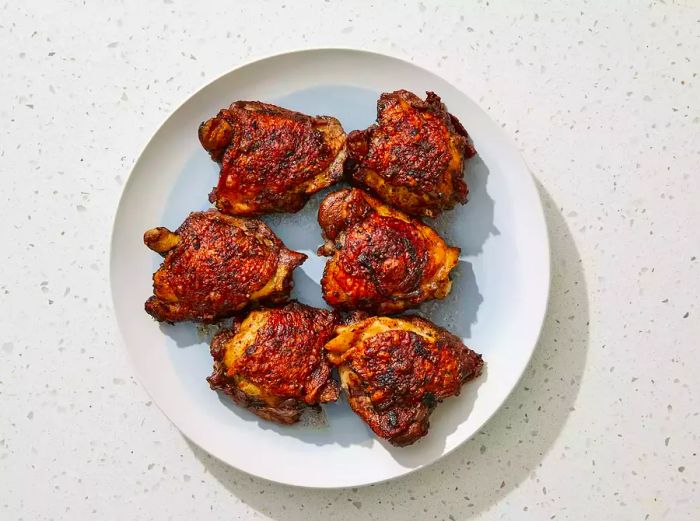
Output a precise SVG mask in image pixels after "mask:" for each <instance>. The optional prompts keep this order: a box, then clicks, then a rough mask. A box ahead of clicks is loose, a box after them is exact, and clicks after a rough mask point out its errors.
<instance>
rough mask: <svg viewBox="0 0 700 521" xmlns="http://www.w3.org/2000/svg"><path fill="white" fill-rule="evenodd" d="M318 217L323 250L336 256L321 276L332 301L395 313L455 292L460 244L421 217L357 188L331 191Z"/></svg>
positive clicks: (325, 295) (348, 307) (339, 306)
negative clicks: (454, 275) (454, 271)
mask: <svg viewBox="0 0 700 521" xmlns="http://www.w3.org/2000/svg"><path fill="white" fill-rule="evenodd" d="M318 222H319V224H320V225H321V229H322V231H323V235H324V238H325V239H326V242H325V244H324V245H323V246H321V248H319V251H318V253H319V255H326V256H332V258H331V259H330V260H329V261H328V262H327V263H326V268H325V270H324V273H323V278H322V279H321V287H322V289H323V298H324V299H325V300H326V302H328V303H329V304H330V305H331V306H333V307H335V308H337V309H341V310H356V309H359V310H365V311H370V312H373V313H379V314H390V313H398V312H399V311H402V310H404V309H408V308H412V307H416V306H418V305H419V304H420V303H421V302H424V301H426V300H430V299H441V298H444V297H445V296H446V295H447V294H448V293H449V292H450V288H451V286H452V282H451V281H450V278H449V274H450V271H451V270H452V269H453V268H454V267H455V266H456V265H457V262H458V260H459V251H460V250H459V248H454V247H452V246H448V245H447V244H446V243H445V241H444V240H443V239H442V238H441V237H440V236H439V235H438V234H437V232H435V230H433V229H432V228H430V227H429V226H427V225H426V224H423V223H422V222H420V221H418V220H417V219H413V218H411V217H408V216H407V215H406V214H404V213H402V212H399V211H398V210H394V209H393V208H391V207H389V206H387V205H385V204H383V203H382V202H380V201H378V200H377V199H375V198H374V197H372V196H370V195H369V194H367V193H365V192H363V191H362V190H359V189H356V188H353V189H344V190H340V191H338V192H334V193H332V194H330V195H328V196H327V197H326V198H325V199H324V200H323V202H322V203H321V206H320V207H319V210H318Z"/></svg>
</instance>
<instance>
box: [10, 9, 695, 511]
mask: <svg viewBox="0 0 700 521" xmlns="http://www.w3.org/2000/svg"><path fill="white" fill-rule="evenodd" d="M228 4H229V3H228V2H221V3H217V7H209V8H207V9H203V8H199V7H197V6H196V3H194V2H184V1H181V0H165V1H164V2H155V1H154V2H136V1H125V2H118V3H117V2H107V3H104V4H103V3H98V2H89V1H88V2H84V3H83V2H63V1H56V2H5V3H4V4H3V5H1V6H0V56H1V57H2V68H0V92H1V93H2V96H1V97H0V123H1V124H0V187H1V188H2V190H1V192H0V200H1V204H0V217H1V221H0V222H2V225H0V236H1V237H2V244H3V248H2V250H0V258H1V259H2V270H0V306H1V307H2V313H1V314H0V326H1V327H0V331H2V333H0V346H1V348H0V367H1V372H0V404H2V405H1V409H0V410H1V411H2V421H1V422H0V476H1V480H2V487H0V519H3V520H5V519H7V520H14V519H25V520H32V521H33V520H41V519H89V518H95V519H130V520H140V519H222V520H230V519H246V520H247V519H275V520H278V521H282V520H285V521H286V520H309V519H322V518H323V519H325V518H328V517H331V516H332V518H333V519H335V520H337V521H344V520H350V519H352V520H356V519H382V520H383V519H405V518H408V517H410V518H412V519H450V520H453V521H454V520H461V519H468V518H474V519H485V520H492V519H518V520H527V519H533V520H540V519H596V520H597V519H635V520H636V519H639V520H645V519H650V520H654V519H669V520H682V519H698V518H700V491H698V486H697V480H698V476H699V475H700V471H699V470H698V469H699V465H698V461H699V458H698V456H697V452H698V450H699V449H700V439H699V437H700V398H699V397H700V379H698V376H697V373H698V368H700V354H699V353H700V350H698V347H700V341H699V340H698V339H699V338H700V321H699V320H698V319H699V318H700V309H699V308H698V292H699V291H700V232H698V229H699V225H700V210H699V209H698V208H699V207H698V201H699V200H700V175H699V174H700V172H699V171H698V170H699V166H698V165H700V89H699V88H698V82H699V81H700V80H699V79H698V77H697V72H698V59H699V58H698V57H699V56H700V39H699V38H698V32H699V30H700V23H699V20H700V9H698V8H697V7H695V8H694V7H691V6H692V5H698V4H697V3H696V2H693V1H692V0H685V1H676V2H671V1H668V2H665V3H656V2H652V3H641V2H629V3H627V2H613V3H611V2H597V1H596V2H586V3H581V5H579V6H573V5H572V6H569V7H563V6H562V4H563V2H561V3H559V2H544V3H543V2H526V3H522V4H518V6H517V7H516V6H515V5H514V3H513V2H497V1H495V0H494V1H491V2H476V3H473V5H469V6H467V5H466V3H459V2H443V3H441V4H442V5H440V6H439V7H438V6H437V3H433V2H429V1H427V0H425V1H424V2H423V3H415V4H414V3H412V2H406V3H400V4H398V3H397V4H396V5H389V4H390V2H376V6H375V7H374V8H373V9H369V8H367V7H360V4H359V3H357V4H356V3H355V2H350V1H347V0H346V1H344V2H336V1H329V2H305V4H306V5H307V6H306V7H304V8H295V7H294V5H295V2H292V1H289V2H287V4H286V5H285V4H283V3H278V2H275V3H272V2H270V3H268V2H237V3H236V5H228ZM572 4H573V3H572ZM607 4H614V5H615V6H617V7H611V6H609V5H607ZM365 5H368V4H365ZM271 13H274V15H272V14H271ZM281 20H284V22H282V21H281ZM318 46H349V47H359V48H367V49H371V50H376V51H380V52H387V53H390V54H394V55H396V56H398V57H402V58H407V59H410V60H413V61H415V62H416V63H418V64H421V65H424V66H426V67H428V68H430V69H432V70H435V71H437V72H438V73H440V74H441V75H443V76H444V77H445V78H446V79H448V80H450V81H452V82H454V83H455V84H457V85H459V86H461V87H462V88H464V89H465V90H466V91H467V92H468V93H469V94H470V96H471V97H472V98H473V99H475V100H477V101H478V102H479V103H480V104H481V105H482V106H483V107H484V108H485V109H486V110H487V111H488V112H489V113H490V114H491V115H492V117H493V118H494V119H496V120H497V121H499V122H500V123H501V124H502V125H503V127H504V128H505V130H506V132H508V133H509V134H510V135H511V136H512V137H513V138H514V139H515V140H516V142H517V143H518V144H519V146H520V147H521V149H522V153H523V155H524V157H525V159H526V161H527V162H528V164H529V165H530V167H531V168H532V171H533V173H534V175H535V176H536V178H537V179H538V181H539V186H540V190H541V194H542V198H543V201H544V203H545V206H546V210H547V219H548V223H549V226H550V233H551V241H552V248H553V273H554V275H553V288H552V295H551V311H550V314H549V317H548V319H547V321H546V323H545V328H544V332H543V335H542V339H541V342H540V346H539V347H538V350H537V351H536V354H535V356H534V358H533V360H532V363H531V366H530V368H529V369H528V371H527V374H526V377H525V379H524V380H523V381H522V383H521V384H520V385H519V387H518V389H517V391H516V392H515V393H514V394H513V395H512V396H511V398H510V399H509V400H508V402H507V403H506V406H505V407H504V408H503V409H502V410H501V411H500V413H499V414H497V415H496V417H495V418H494V419H493V420H492V421H491V422H490V423H488V424H487V425H486V426H485V427H484V429H483V431H482V432H481V433H480V434H479V435H478V436H476V437H475V438H474V439H472V440H471V441H470V442H468V443H467V444H465V445H464V446H463V447H462V448H460V449H458V450H457V451H456V452H455V453H454V454H452V455H451V456H449V457H447V458H446V459H444V460H443V461H441V462H439V463H437V464H436V465H434V466H432V467H430V468H428V469H426V470H423V471H420V472H418V473H415V474H413V475H410V476H408V477H407V478H404V479H401V480H398V481H395V482H392V483H388V484H383V485H376V486H372V487H369V488H364V489H352V490H343V491H331V492H328V491H326V492H317V491H309V490H301V489H293V488H287V487H284V486H279V485H272V484H269V483H266V482H263V481H259V480H257V479H254V478H250V477H248V476H247V475H244V474H242V473H240V472H238V471H236V470H233V469H230V468H227V467H225V466H223V465H222V464H220V463H218V462H216V461H213V460H212V459H211V458H210V457H209V456H208V455H207V454H205V453H203V452H202V451H201V450H199V449H197V448H195V447H193V446H192V445H190V444H189V443H188V442H187V441H185V440H184V439H183V437H182V436H181V435H180V434H179V433H178V431H177V430H176V429H175V428H174V427H172V426H171V425H170V423H169V422H168V420H167V419H166V418H165V417H164V416H163V415H162V414H161V413H160V412H159V411H158V410H157V408H156V407H155V406H154V405H153V404H152V403H151V402H150V401H149V398H148V396H147V395H146V394H145V392H144V391H143V389H142V388H141V387H140V385H139V384H138V382H136V380H135V378H134V376H133V372H132V368H131V367H130V365H129V362H128V359H127V357H126V353H125V351H124V350H123V349H122V348H121V347H120V346H119V345H118V343H117V342H116V331H115V325H114V322H113V320H112V317H111V305H110V302H109V290H108V284H107V283H108V279H107V269H108V266H107V248H108V239H109V228H110V224H111V220H112V216H113V214H114V211H115V208H116V205H117V201H118V197H119V192H120V187H121V185H122V183H123V181H124V178H125V176H126V175H127V174H128V171H129V168H130V166H131V165H132V163H133V161H134V160H135V158H136V156H137V155H138V153H139V151H140V149H141V147H142V145H143V144H144V143H145V141H146V140H147V139H148V137H149V136H150V135H151V133H152V132H153V131H154V129H155V128H156V127H157V125H158V124H159V123H160V122H161V121H162V119H163V118H164V117H165V116H166V115H167V113H168V112H169V111H170V110H172V109H173V108H174V107H175V106H177V104H179V103H180V102H181V101H182V100H183V99H184V98H185V97H186V96H187V95H188V94H189V93H191V92H192V91H194V90H195V89H196V88H197V87H199V86H200V85H201V84H202V83H204V82H205V81H207V80H209V79H211V78H213V77H215V76H217V75H219V74H220V73H222V72H225V71H227V70H229V69H230V68H232V67H234V66H235V65H237V64H239V63H240V62H242V61H247V60H249V59H251V58H252V57H255V56H260V55H267V54H271V53H276V52H282V51H285V50H289V49H294V48H300V47H318ZM466 124H467V126H468V122H466ZM261 457H264V455H261ZM339 472H342V469H339Z"/></svg>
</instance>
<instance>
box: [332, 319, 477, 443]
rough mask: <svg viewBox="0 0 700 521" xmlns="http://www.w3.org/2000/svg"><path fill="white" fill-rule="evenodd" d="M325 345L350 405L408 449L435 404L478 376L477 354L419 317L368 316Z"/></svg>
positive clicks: (426, 424)
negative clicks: (336, 368)
mask: <svg viewBox="0 0 700 521" xmlns="http://www.w3.org/2000/svg"><path fill="white" fill-rule="evenodd" d="M336 331H337V336H336V337H335V338H333V339H332V340H331V341H330V342H328V343H327V344H326V350H327V351H328V353H329V358H330V360H331V362H332V363H333V364H335V365H337V366H338V370H339V373H340V381H341V385H342V387H343V390H344V391H345V392H346V393H347V396H348V401H349V403H350V407H352V409H353V411H355V413H356V414H357V415H358V416H360V418H362V419H363V420H364V421H365V422H366V423H367V424H368V425H369V427H370V428H371V429H372V430H373V431H374V433H375V434H376V435H377V436H380V437H381V438H384V439H386V440H388V441H389V442H390V443H391V444H392V445H396V446H405V445H410V444H411V443H413V442H415V441H416V440H418V439H419V438H421V437H423V436H425V435H426V434H427V433H428V428H429V427H430V422H429V417H430V414H431V412H432V411H433V409H434V408H435V407H436V406H437V404H438V403H440V402H441V401H443V400H444V399H445V398H448V397H450V396H455V395H458V394H459V393H460V389H461V387H462V385H463V384H464V383H465V382H467V381H469V380H472V379H473V378H476V377H477V376H479V374H481V370H482V367H483V361H482V359H481V355H479V354H477V353H475V352H474V351H472V350H471V349H469V348H468V347H466V346H465V345H464V344H463V343H462V342H461V340H460V339H459V338H458V337H456V336H454V335H452V334H451V333H449V332H448V331H446V330H445V329H442V328H441V327H438V326H436V325H435V324H433V323H432V322H430V321H428V320H425V319H423V318H420V317H417V316H412V315H406V316H403V317H398V318H390V317H370V318H366V319H364V320H360V321H358V322H355V323H353V324H351V325H347V326H340V327H339V328H338V329H337V330H336Z"/></svg>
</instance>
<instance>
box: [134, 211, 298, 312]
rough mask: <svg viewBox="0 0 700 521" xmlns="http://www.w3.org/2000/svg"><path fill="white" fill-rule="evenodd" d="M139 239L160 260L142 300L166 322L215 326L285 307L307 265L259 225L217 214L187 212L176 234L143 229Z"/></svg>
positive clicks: (257, 222) (164, 229)
mask: <svg viewBox="0 0 700 521" xmlns="http://www.w3.org/2000/svg"><path fill="white" fill-rule="evenodd" d="M143 240H144V242H145V243H146V246H148V247H149V248H151V249H152V250H153V251H156V252H158V253H160V254H161V255H163V256H164V257H165V259H164V260H163V263H162V264H161V265H160V268H159V269H158V271H156V272H155V274H154V275H153V294H154V295H153V296H152V297H151V298H149V299H148V300H147V301H146V311H147V312H148V314H149V315H151V316H152V317H153V318H155V319H156V320H158V321H165V322H179V321H182V320H192V321H197V322H215V321H217V320H219V319H222V318H226V317H230V316H232V315H234V314H235V313H238V312H240V311H243V310H245V309H246V308H248V307H249V306H250V305H252V304H281V303H284V302H286V301H287V300H288V299H289V293H290V291H291V289H292V285H293V281H292V272H293V271H294V269H295V268H296V267H297V266H299V265H300V264H301V263H302V262H304V261H305V260H306V255H304V254H303V253H298V252H296V251H292V250H288V249H287V248H286V247H285V246H284V244H283V243H282V241H281V240H280V239H279V238H278V237H277V236H276V235H275V234H274V233H273V231H272V230H270V228H268V227H267V225H266V224H265V223H263V222H262V221H258V220H255V219H243V218H239V217H231V216H228V215H223V214H221V213H219V212H217V211H216V210H209V211H206V212H193V213H191V214H190V215H189V216H188V217H187V219H185V221H184V222H183V223H182V224H181V225H180V227H179V228H178V229H177V230H176V231H175V232H171V231H170V230H168V229H166V228H163V227H159V228H154V229H152V230H148V231H147V232H146V233H145V234H144V236H143Z"/></svg>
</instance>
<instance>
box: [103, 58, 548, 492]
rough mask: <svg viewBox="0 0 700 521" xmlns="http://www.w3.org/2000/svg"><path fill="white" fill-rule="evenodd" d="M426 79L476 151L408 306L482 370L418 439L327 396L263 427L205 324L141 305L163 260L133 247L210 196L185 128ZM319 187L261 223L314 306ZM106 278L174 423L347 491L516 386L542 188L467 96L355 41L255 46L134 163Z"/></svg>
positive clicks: (414, 460)
mask: <svg viewBox="0 0 700 521" xmlns="http://www.w3.org/2000/svg"><path fill="white" fill-rule="evenodd" d="M397 89H408V90H410V91H413V92H415V93H417V94H419V95H421V96H423V95H424V93H425V91H426V90H432V91H434V92H436V93H437V94H438V95H439V96H441V97H442V99H443V101H444V102H445V104H446V105H447V107H448V110H449V111H450V112H451V113H453V114H454V115H456V116H457V117H458V118H459V119H460V121H461V122H462V123H463V124H464V126H465V127H466V128H467V130H468V131H469V134H470V136H471V138H472V139H473V141H474V145H475V147H476V149H477V151H478V156H477V157H476V158H474V159H472V160H470V161H469V163H468V167H467V176H466V179H467V182H468V184H469V188H470V201H469V203H468V204H467V205H465V206H460V207H459V208H456V209H454V210H452V211H450V212H447V213H445V214H443V215H442V216H440V217H439V218H438V219H435V220H432V221H429V223H430V224H431V225H432V226H434V227H435V228H436V229H437V230H438V231H439V232H440V233H441V234H442V235H443V236H444V237H445V238H446V239H447V241H448V243H450V244H453V245H455V246H459V247H460V248H461V249H462V255H461V257H460V259H461V260H460V263H459V266H458V267H457V269H456V270H455V271H456V273H455V274H454V276H453V278H454V284H453V289H452V292H451V294H450V295H449V296H448V297H447V298H445V299H444V300H442V301H436V302H431V303H428V304H424V305H423V306H422V307H421V308H420V310H419V312H420V313H422V314H423V315H425V316H427V317H428V318H429V319H431V320H432V321H434V322H435V323H436V324H438V325H441V326H444V327H446V328H448V329H449V330H450V331H452V332H454V333H456V334H457V335H460V336H461V337H463V338H464V341H465V343H466V344H467V345H469V346H471V347H472V348H473V349H474V350H476V351H477V352H479V353H482V354H483V356H484V360H485V361H486V366H487V367H486V370H485V371H484V374H483V375H482V376H481V377H480V378H479V379H477V380H476V381H474V382H471V383H469V384H467V385H465V386H464V388H463V390H462V394H461V395H460V396H458V397H455V398H450V399H448V400H446V401H445V402H444V403H443V404H441V405H440V406H438V407H437V409H436V410H435V412H434V413H433V415H432V417H431V421H430V423H431V427H430V432H429V433H428V435H427V436H426V437H425V438H423V439H422V440H420V441H419V442H417V443H415V444H414V445H412V446H409V447H404V448H397V447H392V446H391V445H389V444H388V443H385V442H383V441H381V440H378V439H377V438H376V437H375V436H374V435H373V434H372V432H371V431H370V430H369V429H368V428H367V427H366V426H365V424H364V423H363V422H362V421H361V420H360V419H359V418H358V417H357V416H355V415H354V414H353V413H352V411H351V410H350V408H349V407H348V405H347V403H346V402H345V401H344V400H340V401H339V402H337V403H334V404H331V405H329V406H325V407H324V410H325V415H326V421H325V422H321V423H320V424H319V422H318V421H317V422H312V423H308V422H306V423H304V424H298V425H295V426H291V427H288V426H287V427H285V426H281V425H276V424H273V423H270V422H267V421H265V420H261V419H259V418H258V417H257V416H255V415H253V414H251V413H249V412H248V411H246V410H244V409H241V408H239V407H237V406H235V405H234V404H232V403H231V402H230V401H229V400H228V398H226V397H223V396H219V395H218V394H217V393H216V392H213V391H211V390H210V389H209V385H208V384H207V382H206V381H205V378H206V377H207V376H208V375H209V374H210V373H211V368H212V360H211V357H210V355H209V349H208V345H207V344H208V339H209V336H208V331H206V330H203V328H201V327H200V328H198V327H197V326H196V325H194V324H192V323H184V324H177V325H174V326H172V325H167V324H158V323H156V322H155V321H153V320H152V319H151V317H149V316H148V315H147V314H146V313H145V312H144V310H143V303H144V301H145V300H146V299H147V298H148V297H149V295H150V294H151V276H152V273H153V271H154V270H155V269H156V268H157V267H158V265H159V263H160V260H161V259H160V257H159V256H158V255H156V254H153V253H152V252H150V251H149V250H148V249H146V247H145V246H144V245H143V242H142V236H143V232H144V231H145V230H146V229H148V228H152V227H155V226H166V227H168V228H170V229H173V230H174V229H175V228H177V227H178V225H179V224H180V223H181V222H182V221H183V219H184V218H185V217H186V216H187V215H188V213H189V212H191V211H194V210H203V209H205V208H208V207H209V206H210V205H209V203H208V201H207V195H208V193H209V191H210V190H211V188H212V187H213V186H214V185H215V184H216V180H217V178H218V167H217V165H216V164H215V163H213V162H212V161H211V160H210V159H209V157H208V155H207V153H206V152H205V151H204V150H203V149H202V147H201V146H200V144H199V141H198V139H197V128H198V126H199V124H200V123H201V122H202V121H204V120H206V119H207V118H209V117H211V116H213V115H215V114H216V113H217V112H218V111H219V109H221V108H223V107H227V106H228V105H229V104H230V103H231V102H232V101H234V100H239V99H242V100H259V101H264V102H268V103H274V104H277V105H281V106H283V107H286V108H289V109H293V110H298V111H301V112H304V113H306V114H311V115H316V114H327V115H332V116H335V117H337V118H339V119H340V121H341V122H342V124H343V127H344V128H345V130H346V131H348V132H349V131H350V130H353V129H361V128H365V127H367V126H368V125H370V124H371V123H372V122H373V121H374V119H375V117H376V102H377V98H378V96H379V94H380V93H382V92H387V91H393V90H397ZM322 195H323V194H317V196H316V197H314V198H312V199H311V201H310V202H309V203H308V204H307V205H306V207H305V208H304V209H303V210H302V211H301V212H299V213H297V214H293V215H290V214H287V215H276V216H271V217H266V218H265V219H264V220H265V221H266V222H267V223H268V224H270V226H271V227H272V229H273V230H274V231H275V232H276V233H277V234H278V235H279V236H280V237H281V238H282V240H283V241H284V242H285V243H286V244H287V246H288V247H289V248H291V249H294V250H298V251H302V252H304V253H306V254H307V255H309V259H308V260H307V261H306V263H304V264H303V265H302V266H301V269H298V270H297V271H296V273H295V275H294V279H295V288H294V292H293V294H292V296H293V297H294V298H297V299H298V300H300V301H301V302H304V303H307V304H310V305H315V306H324V302H323V299H322V298H321V292H320V287H319V279H320V276H321V273H322V270H323V266H324V263H325V259H322V258H320V257H317V256H316V255H315V251H316V248H317V247H318V246H319V245H320V244H321V242H322V241H321V235H320V229H319V227H318V224H317V222H316V212H317V210H318V203H319V200H320V199H321V197H322ZM111 284H112V294H113V299H114V309H115V312H116V317H117V321H118V324H119V329H120V330H121V333H122V335H123V340H124V342H125V345H126V347H127V349H128V351H129V353H130V354H131V358H132V360H133V362H134V364H135V366H136V371H137V373H138V375H139V377H140V379H141V382H142V383H143V385H144V386H145V387H146V389H147V390H148V392H149V393H150V395H151V396H152V397H153V400H154V401H155V402H156V404H158V406H159V407H160V408H161V409H162V411H163V412H164V413H165V414H166V415H167V416H168V417H169V418H170V420H171V421H172V422H173V423H174V424H175V425H176V426H177V428H178V429H180V431H182V433H183V434H184V435H185V436H187V437H188V438H189V439H190V440H192V441H193V442H194V443H196V444H197V445H199V446H200V447H202V448H203V449H204V450H206V451H208V452H209V453H211V454H212V455H214V456H216V457H217V458H219V459H220V460H222V461H225V462H226V463H228V464H230V465H232V466H234V467H236V468H238V469H241V470H243V471H245V472H248V473H250V474H253V475H255V476H259V477H262V478H266V479H269V480H272V481H276V482H280V483H286V484H290V485H297V486H305V487H323V488H331V487H348V486H358V485H366V484H370V483H376V482H378V481H383V480H387V479H391V478H395V477H397V476H401V475H403V474H406V473H408V472H411V471H413V470H416V469H418V468H420V467H423V466H425V465H428V464H430V463H432V462H434V461H435V460H437V459H438V458H440V457H442V456H444V455H446V454H447V453H449V452H450V451H452V450H453V449H455V448H456V447H457V446H459V445H460V444H461V443H463V442H464V441H465V440H467V439H468V438H469V437H470V436H472V435H473V434H474V433H475V432H476V431H477V430H478V429H479V428H480V427H481V426H482V425H483V424H484V423H485V422H486V421H487V420H488V419H489V418H490V417H491V415H493V414H494V413H495V412H496V410H497V409H498V408H499V406H500V405H501V404H502V403H503V402H504V400H505V399H506V398H507V396H508V394H509V393H510V392H511V390H512V389H513V388H514V386H515V385H516V384H517V382H518V380H519V379H520V376H521V375H522V373H523V371H524V369H525V367H526V365H527V363H528V361H529V360H530V356H531V354H532V352H533V350H534V348H535V345H536V343H537V338H538V336H539V332H540V327H541V325H542V321H543V319H544V314H545V311H546V305H547V296H548V291H549V247H548V242H547V230H546V225H545V220H544V216H543V212H542V207H541V204H540V200H539V197H538V194H537V190H536V188H535V185H534V182H533V179H532V178H531V176H530V173H529V171H528V169H527V167H526V166H525V163H524V162H523V160H522V159H521V157H520V154H519V153H518V150H517V149H516V148H515V146H514V145H513V144H512V143H511V142H510V140H509V139H508V138H506V136H504V134H503V133H502V132H501V130H500V129H499V127H498V125H497V124H496V123H494V122H493V121H492V120H491V119H490V118H489V117H488V116H487V115H486V113H485V112H484V111H483V110H481V109H480V108H479V107H478V106H477V105H476V103H474V102H473V101H472V100H471V99H470V98H469V97H468V96H467V95H466V94H464V93H462V92H460V91H459V90H458V89H456V88H455V87H453V86H452V85H450V84H449V83H447V82H446V81H445V80H443V79H441V78H440V77H438V76H436V75H435V74H433V73H431V72H428V71H426V70H425V69H422V68H420V67H417V66H415V65H413V64H410V63H407V62H404V61H401V60H398V59H396V58H391V57H388V56H384V55H380V54H374V53H369V52H364V51H355V50H340V49H322V50H308V51H299V52H293V53H289V54H283V55H279V56H273V57H271V58H266V59H263V60H260V61H256V62H254V63H250V64H248V65H245V66H242V67H240V68H238V69H235V70H233V71H231V72H229V73H228V74H225V75H224V76H222V77H220V78H218V79H217V80H214V81H213V82H212V83H210V84H208V85H207V86H205V87H204V88H202V89H201V90H199V91H198V92H197V93H196V94H194V95H193V96H192V97H191V98H190V99H188V100H187V101H186V102H185V103H184V104H183V105H182V106H180V108H178V109H177V110H176V111H175V112H174V113H173V114H172V115H171V116H170V117H169V118H168V119H167V120H166V121H165V123H163V125H162V126H161V127H160V128H159V129H158V131H157V132H156V133H155V135H154V136H153V138H151V140H150V142H149V143H148V145H146V148H145V149H144V151H143V153H142V154H141V156H140V157H139V159H138V161H137V162H136V164H135V166H134V169H133V171H132V172H131V175H130V176H129V179H128V182H127V183H126V185H125V187H124V192H123V194H122V198H121V201H120V204H119V209H118V211H117V215H116V218H115V222H114V230H113V233H112V251H111Z"/></svg>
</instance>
